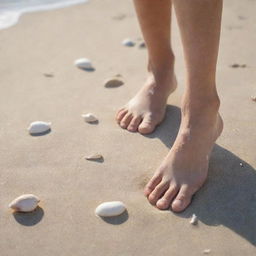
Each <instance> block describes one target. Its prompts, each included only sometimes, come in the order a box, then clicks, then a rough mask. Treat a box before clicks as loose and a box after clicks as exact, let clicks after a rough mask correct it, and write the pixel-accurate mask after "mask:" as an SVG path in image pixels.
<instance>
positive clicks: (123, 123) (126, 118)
mask: <svg viewBox="0 0 256 256" xmlns="http://www.w3.org/2000/svg"><path fill="white" fill-rule="evenodd" d="M131 120H132V113H127V114H126V115H125V116H124V117H123V119H122V120H121V121H120V126H121V127H122V128H123V129H126V128H127V126H128V125H129V123H130V122H131Z"/></svg>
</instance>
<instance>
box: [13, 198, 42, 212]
mask: <svg viewBox="0 0 256 256" xmlns="http://www.w3.org/2000/svg"><path fill="white" fill-rule="evenodd" d="M39 202H40V200H39V198H38V197H37V196H35V195H32V194H25V195H21V196H19V197H17V198H16V199H14V200H13V201H12V202H11V203H10V204H9V207H10V208H11V209H13V210H15V211H18V212H32V211H33V210H35V209H36V207H37V205H38V203H39Z"/></svg>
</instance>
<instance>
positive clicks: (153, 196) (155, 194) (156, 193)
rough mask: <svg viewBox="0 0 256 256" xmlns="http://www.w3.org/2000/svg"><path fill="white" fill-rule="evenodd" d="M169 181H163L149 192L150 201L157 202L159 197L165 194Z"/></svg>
mask: <svg viewBox="0 0 256 256" xmlns="http://www.w3.org/2000/svg"><path fill="white" fill-rule="evenodd" d="M168 187H169V183H168V182H165V181H161V183H159V184H158V185H157V186H156V187H155V189H154V190H153V191H152V192H151V193H150V194H149V196H148V201H149V202H150V203H151V204H156V202H157V201H158V199H159V198H160V197H161V196H162V195H163V194H164V192H165V191H166V190H167V189H168Z"/></svg>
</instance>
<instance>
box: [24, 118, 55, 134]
mask: <svg viewBox="0 0 256 256" xmlns="http://www.w3.org/2000/svg"><path fill="white" fill-rule="evenodd" d="M49 130H51V123H47V122H43V121H35V122H32V123H31V124H30V125H29V127H28V131H29V133H30V134H31V135H34V134H35V135H36V134H41V133H44V132H47V131H49Z"/></svg>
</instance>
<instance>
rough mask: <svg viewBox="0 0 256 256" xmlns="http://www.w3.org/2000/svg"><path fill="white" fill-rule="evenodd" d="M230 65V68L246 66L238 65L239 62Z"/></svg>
mask: <svg viewBox="0 0 256 256" xmlns="http://www.w3.org/2000/svg"><path fill="white" fill-rule="evenodd" d="M230 67H231V68H246V67H247V66H246V64H242V65H240V64H237V63H234V64H232V65H231V66H230Z"/></svg>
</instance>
